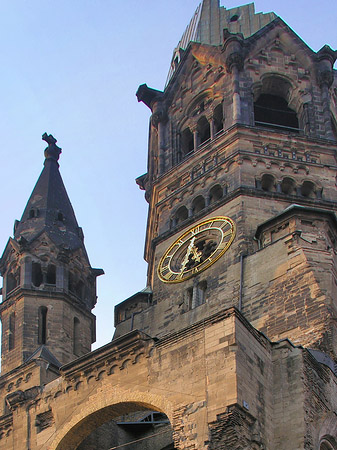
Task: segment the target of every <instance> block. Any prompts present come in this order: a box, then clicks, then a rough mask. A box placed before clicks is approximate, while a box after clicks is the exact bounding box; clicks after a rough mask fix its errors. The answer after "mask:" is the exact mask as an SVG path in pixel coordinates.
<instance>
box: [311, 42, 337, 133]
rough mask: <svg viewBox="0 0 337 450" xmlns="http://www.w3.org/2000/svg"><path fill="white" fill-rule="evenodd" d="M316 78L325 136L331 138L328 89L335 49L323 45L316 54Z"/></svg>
mask: <svg viewBox="0 0 337 450" xmlns="http://www.w3.org/2000/svg"><path fill="white" fill-rule="evenodd" d="M316 59H317V63H316V70H317V79H318V83H319V85H320V88H321V90H322V104H323V118H324V124H325V136H326V137H327V138H328V139H333V138H334V134H333V130H332V124H331V112H330V92H329V89H330V87H331V85H332V83H333V80H334V74H333V65H334V63H335V61H336V59H337V51H334V50H332V49H331V48H330V47H329V46H328V45H324V46H323V47H322V48H321V49H320V50H319V51H318V52H317V55H316Z"/></svg>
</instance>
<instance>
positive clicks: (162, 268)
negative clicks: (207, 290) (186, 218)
mask: <svg viewBox="0 0 337 450" xmlns="http://www.w3.org/2000/svg"><path fill="white" fill-rule="evenodd" d="M235 233H236V227H235V223H234V221H233V220H232V219H230V218H229V217H212V218H211V219H207V220H204V221H203V222H200V223H198V224H197V225H194V226H193V227H192V228H190V229H189V230H187V231H186V232H185V233H184V234H182V235H181V236H179V238H178V239H177V240H176V241H174V242H173V244H172V245H170V247H169V248H168V249H167V250H166V252H165V253H164V255H163V256H162V258H161V260H160V262H159V265H158V276H159V278H160V279H161V280H162V281H164V283H180V282H182V281H185V280H188V279H189V278H191V277H193V276H194V275H196V274H197V273H200V272H202V271H203V270H205V269H207V268H208V267H209V266H211V265H212V264H214V263H215V262H216V261H217V260H218V259H219V258H221V256H222V255H223V254H224V253H225V252H226V251H227V250H228V248H229V246H230V245H231V243H232V242H233V240H234V238H235Z"/></svg>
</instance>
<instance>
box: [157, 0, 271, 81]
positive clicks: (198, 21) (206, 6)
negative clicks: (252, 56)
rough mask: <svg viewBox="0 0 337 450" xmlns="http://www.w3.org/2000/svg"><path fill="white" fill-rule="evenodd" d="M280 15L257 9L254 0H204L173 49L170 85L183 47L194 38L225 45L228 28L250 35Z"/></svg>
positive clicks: (206, 42)
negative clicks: (244, 0) (223, 2)
mask: <svg viewBox="0 0 337 450" xmlns="http://www.w3.org/2000/svg"><path fill="white" fill-rule="evenodd" d="M276 17H277V16H276V14H275V13H273V12H270V13H255V6H254V3H249V4H247V5H243V6H239V7H237V8H231V9H226V8H225V7H224V6H220V0H203V1H202V2H201V3H200V4H199V6H198V7H197V9H196V11H195V13H194V15H193V17H192V19H191V21H190V23H189V24H188V26H187V28H186V30H185V32H184V34H183V36H182V38H181V39H180V41H179V43H178V45H177V47H176V48H175V49H174V51H173V57H172V62H171V67H170V70H169V74H168V77H167V81H166V85H167V84H168V82H169V81H170V79H171V77H172V75H173V73H174V72H175V70H176V68H177V66H178V64H179V62H180V59H181V56H182V54H183V51H184V50H186V48H187V47H188V44H189V43H190V42H199V43H200V44H207V45H221V44H222V43H223V30H224V29H227V30H228V31H229V32H231V33H242V35H243V37H244V38H248V37H249V36H251V35H252V34H254V33H256V32H257V31H258V30H260V29H261V28H263V27H264V26H265V25H267V24H268V23H270V22H272V21H273V20H274V19H276Z"/></svg>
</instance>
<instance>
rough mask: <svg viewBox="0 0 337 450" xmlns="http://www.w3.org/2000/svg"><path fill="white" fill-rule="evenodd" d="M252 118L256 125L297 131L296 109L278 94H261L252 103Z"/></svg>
mask: <svg viewBox="0 0 337 450" xmlns="http://www.w3.org/2000/svg"><path fill="white" fill-rule="evenodd" d="M254 120H255V125H257V126H263V127H267V128H276V129H280V130H284V131H292V132H293V133H298V132H299V123H298V118H297V114H296V111H294V110H292V109H291V108H289V106H288V103H287V101H286V100H285V99H284V98H283V97H281V96H279V95H274V94H261V95H260V96H259V97H258V99H257V101H256V102H255V103H254Z"/></svg>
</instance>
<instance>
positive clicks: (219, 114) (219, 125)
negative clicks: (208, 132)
mask: <svg viewBox="0 0 337 450" xmlns="http://www.w3.org/2000/svg"><path fill="white" fill-rule="evenodd" d="M213 120H214V134H216V133H219V132H220V131H222V130H223V107H222V103H221V104H220V105H218V106H217V107H216V108H215V109H214V115H213Z"/></svg>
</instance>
